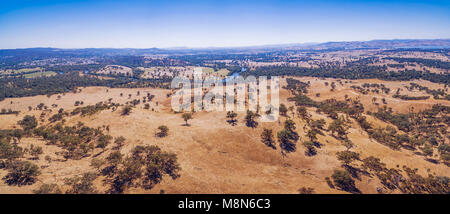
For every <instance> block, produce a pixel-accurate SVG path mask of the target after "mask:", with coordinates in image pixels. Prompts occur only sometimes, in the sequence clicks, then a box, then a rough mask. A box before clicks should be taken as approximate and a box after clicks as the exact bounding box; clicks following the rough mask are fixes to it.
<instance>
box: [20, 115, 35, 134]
mask: <svg viewBox="0 0 450 214" xmlns="http://www.w3.org/2000/svg"><path fill="white" fill-rule="evenodd" d="M17 124H18V125H20V126H22V128H23V130H24V131H29V130H31V129H34V128H36V127H37V125H38V122H37V120H36V117H35V116H30V115H26V116H25V117H24V118H23V119H22V120H19V122H17Z"/></svg>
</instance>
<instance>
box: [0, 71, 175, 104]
mask: <svg viewBox="0 0 450 214" xmlns="http://www.w3.org/2000/svg"><path fill="white" fill-rule="evenodd" d="M88 86H106V87H112V88H118V87H123V88H138V87H167V84H165V82H164V81H162V80H154V81H153V80H152V81H146V80H145V81H144V80H132V79H129V78H115V79H100V78H97V77H92V76H89V75H83V76H81V75H79V74H78V73H76V72H73V73H67V74H61V75H54V76H49V77H37V78H31V79H27V78H23V77H16V78H0V101H1V100H4V99H5V98H12V97H25V96H35V95H52V94H57V93H66V92H70V91H72V90H74V89H75V88H77V87H88Z"/></svg>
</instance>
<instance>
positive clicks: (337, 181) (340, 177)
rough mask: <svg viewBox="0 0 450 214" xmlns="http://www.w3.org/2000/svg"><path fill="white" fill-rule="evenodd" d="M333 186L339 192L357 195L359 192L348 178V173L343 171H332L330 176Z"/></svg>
mask: <svg viewBox="0 0 450 214" xmlns="http://www.w3.org/2000/svg"><path fill="white" fill-rule="evenodd" d="M331 178H332V179H333V182H334V185H335V186H337V187H339V188H340V189H341V190H344V191H347V192H351V193H359V192H360V191H359V190H358V189H357V188H356V186H355V181H354V180H353V179H352V177H351V176H350V173H349V172H347V171H345V170H334V173H333V175H331Z"/></svg>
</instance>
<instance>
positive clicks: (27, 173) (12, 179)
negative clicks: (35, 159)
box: [3, 161, 41, 186]
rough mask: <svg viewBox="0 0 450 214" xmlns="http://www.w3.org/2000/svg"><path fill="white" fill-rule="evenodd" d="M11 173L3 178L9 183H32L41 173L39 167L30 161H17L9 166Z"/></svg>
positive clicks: (20, 184) (19, 184)
mask: <svg viewBox="0 0 450 214" xmlns="http://www.w3.org/2000/svg"><path fill="white" fill-rule="evenodd" d="M8 171H9V173H8V174H6V176H5V177H4V178H3V179H4V180H5V182H6V183H7V184H8V185H18V186H22V185H31V184H33V183H34V182H36V177H37V176H38V175H40V174H41V172H40V171H39V167H38V166H37V165H36V164H33V163H31V162H28V161H15V162H13V163H12V166H10V167H9V168H8Z"/></svg>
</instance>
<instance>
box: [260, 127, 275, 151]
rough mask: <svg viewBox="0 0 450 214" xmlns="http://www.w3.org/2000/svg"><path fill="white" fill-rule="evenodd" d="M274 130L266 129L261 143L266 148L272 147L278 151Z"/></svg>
mask: <svg viewBox="0 0 450 214" xmlns="http://www.w3.org/2000/svg"><path fill="white" fill-rule="evenodd" d="M273 138H274V137H273V133H272V129H266V128H264V130H263V132H262V134H261V142H263V143H264V144H265V145H266V146H268V147H271V148H272V149H276V147H275V142H274V139H273Z"/></svg>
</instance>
